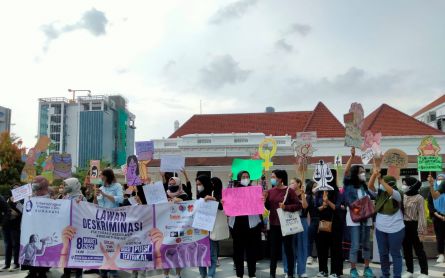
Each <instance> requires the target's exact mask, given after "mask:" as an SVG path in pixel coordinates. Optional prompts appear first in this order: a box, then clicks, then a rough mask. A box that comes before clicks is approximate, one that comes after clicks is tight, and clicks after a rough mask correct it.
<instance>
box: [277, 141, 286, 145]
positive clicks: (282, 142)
mask: <svg viewBox="0 0 445 278" xmlns="http://www.w3.org/2000/svg"><path fill="white" fill-rule="evenodd" d="M277 145H286V140H277Z"/></svg>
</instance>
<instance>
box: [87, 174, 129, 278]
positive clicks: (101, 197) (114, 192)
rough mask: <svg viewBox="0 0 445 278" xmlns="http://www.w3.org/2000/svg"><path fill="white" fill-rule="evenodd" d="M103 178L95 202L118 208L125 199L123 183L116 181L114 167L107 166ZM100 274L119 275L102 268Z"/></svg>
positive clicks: (112, 276) (103, 275)
mask: <svg viewBox="0 0 445 278" xmlns="http://www.w3.org/2000/svg"><path fill="white" fill-rule="evenodd" d="M101 179H102V182H103V185H102V186H101V187H100V188H98V189H96V192H95V195H94V203H95V204H97V205H98V206H99V207H103V208H117V207H119V204H120V203H122V201H123V200H124V191H123V189H122V185H121V184H120V183H118V182H116V177H115V176H114V172H113V170H112V169H110V168H107V169H104V170H103V171H102V174H101ZM99 273H100V276H101V277H102V278H107V277H108V275H109V276H111V278H116V277H119V275H118V273H117V271H116V270H100V271H99Z"/></svg>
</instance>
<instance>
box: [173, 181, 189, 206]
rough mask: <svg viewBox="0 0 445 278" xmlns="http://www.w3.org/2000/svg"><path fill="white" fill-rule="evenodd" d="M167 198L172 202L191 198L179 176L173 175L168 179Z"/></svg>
mask: <svg viewBox="0 0 445 278" xmlns="http://www.w3.org/2000/svg"><path fill="white" fill-rule="evenodd" d="M167 198H168V200H169V201H170V202H175V203H177V202H183V201H188V200H191V196H189V195H188V194H187V193H186V192H185V191H184V187H183V186H182V184H181V180H180V179H179V178H178V177H172V178H170V179H169V180H168V189H167Z"/></svg>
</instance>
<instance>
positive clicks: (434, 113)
mask: <svg viewBox="0 0 445 278" xmlns="http://www.w3.org/2000/svg"><path fill="white" fill-rule="evenodd" d="M428 118H429V119H428V122H433V121H435V120H436V112H435V111H434V112H430V113H429V115H428Z"/></svg>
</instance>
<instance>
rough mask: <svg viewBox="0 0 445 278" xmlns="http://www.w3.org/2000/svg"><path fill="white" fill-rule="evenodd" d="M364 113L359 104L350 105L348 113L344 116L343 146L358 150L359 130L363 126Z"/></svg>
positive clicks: (360, 138) (360, 136)
mask: <svg viewBox="0 0 445 278" xmlns="http://www.w3.org/2000/svg"><path fill="white" fill-rule="evenodd" d="M363 119H364V112H363V107H362V105H361V104H360V103H357V102H354V103H352V104H351V108H350V109H349V113H347V114H345V115H344V122H345V132H346V135H345V146H347V147H356V148H360V146H361V144H362V135H361V130H362V126H363Z"/></svg>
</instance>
